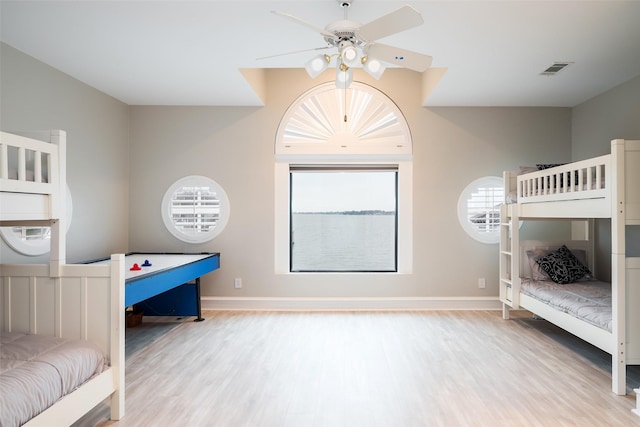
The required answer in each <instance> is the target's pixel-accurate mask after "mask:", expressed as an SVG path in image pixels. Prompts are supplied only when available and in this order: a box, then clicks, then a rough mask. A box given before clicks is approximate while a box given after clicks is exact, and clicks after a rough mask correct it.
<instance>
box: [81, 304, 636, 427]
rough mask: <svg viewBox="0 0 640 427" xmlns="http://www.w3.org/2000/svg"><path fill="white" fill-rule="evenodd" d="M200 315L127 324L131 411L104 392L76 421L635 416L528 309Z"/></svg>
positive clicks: (626, 400) (605, 421)
mask: <svg viewBox="0 0 640 427" xmlns="http://www.w3.org/2000/svg"><path fill="white" fill-rule="evenodd" d="M204 317H205V318H206V320H205V321H204V322H192V321H191V320H192V318H190V319H185V320H182V321H179V320H175V319H171V320H172V321H171V322H168V321H166V320H163V321H160V322H158V321H154V320H155V319H153V318H145V321H144V323H143V324H142V325H140V326H137V327H135V328H130V329H128V330H127V350H126V352H127V358H126V383H127V384H126V416H125V417H124V418H123V419H122V420H121V421H119V422H117V423H116V422H112V421H108V407H107V406H106V404H103V405H101V406H99V407H98V408H96V409H95V410H94V411H93V412H91V413H90V414H88V415H87V416H85V417H84V418H83V419H81V420H80V421H79V422H78V423H76V424H75V426H76V427H85V426H92V427H93V426H117V427H129V426H196V427H198V426H214V427H215V426H224V427H244V426H247V427H248V426H251V427H254V426H256V427H260V426H264V427H287V426H295V427H304V426H316V427H325V426H326V427H329V426H330V427H340V426H345V427H346V426H348V427H357V426H363V427H364V426H366V427H375V426H381V427H387V426H393V427H396V426H402V427H411V426H447V427H452V426H453V427H455V426H474V427H479V426H480V427H481V426H491V427H496V426H509V427H513V426H580V427H583V426H597V427H602V426H632V425H640V417H638V416H636V415H634V414H633V413H632V412H631V409H632V408H633V407H634V405H635V397H634V396H632V395H627V396H616V395H615V394H613V393H612V392H611V376H610V363H611V357H610V356H609V355H608V354H606V353H604V352H602V351H600V350H598V349H596V348H595V347H593V346H590V345H589V344H586V343H584V342H583V341H581V340H579V339H577V338H575V337H573V336H571V335H569V334H567V333H565V332H564V331H562V330H560V329H558V328H556V327H554V326H552V325H550V324H548V323H547V322H545V321H542V320H534V319H532V318H531V316H530V315H529V314H528V313H526V312H520V313H519V314H515V315H514V318H513V319H512V320H508V321H506V320H502V318H501V316H500V312H497V311H416V312H335V313H327V312H311V313H308V312H216V311H211V312H205V313H204ZM156 319H157V318H156ZM638 368H640V367H630V368H629V369H628V372H627V376H628V382H629V384H630V387H629V393H631V388H632V387H631V386H634V387H637V386H639V385H640V369H638Z"/></svg>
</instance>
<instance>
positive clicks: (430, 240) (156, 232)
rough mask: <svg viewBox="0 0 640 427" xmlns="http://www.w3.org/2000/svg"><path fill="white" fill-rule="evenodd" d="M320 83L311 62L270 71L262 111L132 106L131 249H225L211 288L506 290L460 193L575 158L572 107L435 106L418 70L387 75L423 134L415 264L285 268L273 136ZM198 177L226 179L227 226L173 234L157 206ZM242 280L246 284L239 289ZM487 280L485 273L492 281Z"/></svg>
mask: <svg viewBox="0 0 640 427" xmlns="http://www.w3.org/2000/svg"><path fill="white" fill-rule="evenodd" d="M397 71H401V70H397ZM316 83H320V82H319V81H318V82H312V81H310V80H309V79H308V78H307V77H306V75H305V74H304V71H301V70H289V71H284V70H279V71H273V72H271V73H268V75H267V87H268V88H269V92H268V102H267V106H266V107H264V108H225V107H220V108H218V107H215V108H214V107H211V108H207V107H132V109H131V163H132V169H131V185H130V191H131V200H130V204H131V210H130V244H131V248H130V249H132V250H136V251H137V250H140V251H149V250H166V251H189V250H197V251H220V252H221V264H222V268H221V269H220V271H218V272H215V273H214V274H212V275H210V276H208V277H205V278H204V281H203V283H204V288H203V295H205V296H212V295H215V296H235V297H434V296H438V297H439V296H443V297H450V296H459V297H473V296H493V297H495V296H497V294H498V291H497V279H498V247H497V245H486V244H482V243H478V242H476V241H475V240H473V239H471V238H470V237H468V236H467V235H466V234H465V233H464V231H463V230H462V228H461V227H460V226H459V224H458V220H457V215H456V206H457V200H458V197H459V195H460V193H461V191H462V190H463V189H464V187H465V186H466V185H467V184H468V183H470V182H471V181H473V180H475V179H476V178H478V177H481V176H485V175H501V174H502V170H503V169H505V168H517V167H518V166H519V165H522V164H532V163H536V162H538V163H540V162H550V161H568V160H569V159H570V140H571V134H570V132H571V128H570V126H571V122H570V115H571V111H570V109H567V108H432V109H427V108H424V107H421V106H420V94H419V93H418V92H417V91H416V90H415V88H418V87H419V77H418V76H416V75H415V74H413V73H411V72H398V73H389V74H388V75H387V74H385V79H383V82H381V83H380V84H377V85H376V87H378V88H380V89H381V90H383V91H385V92H386V93H387V94H388V95H389V96H390V97H391V98H392V99H393V100H394V101H395V102H396V103H397V104H398V106H399V107H400V109H401V110H402V111H403V113H404V114H405V116H406V118H407V121H408V123H409V126H410V128H411V132H412V135H413V143H414V273H413V274H411V275H389V274H378V275H372V274H341V275H338V274H336V275H332V274H315V275H314V274H303V275H301V274H297V275H276V274H274V216H273V215H274V213H273V212H274V172H273V171H274V160H273V144H274V135H275V133H276V130H277V126H278V123H279V120H280V118H281V117H282V115H283V114H284V112H285V110H286V108H287V107H288V105H289V104H290V103H291V102H292V101H293V100H294V99H295V98H296V96H298V95H299V94H301V93H303V92H304V91H305V90H307V89H309V88H310V86H311V85H313V84H316ZM547 153H553V154H552V155H549V154H547ZM191 174H198V175H206V176H208V177H210V178H212V179H213V180H215V181H216V182H218V183H219V184H220V185H221V186H222V187H223V188H224V189H225V191H226V193H227V194H228V196H229V199H230V203H231V217H230V220H229V224H228V225H227V228H226V229H225V231H224V232H222V234H221V235H220V236H218V237H217V238H216V239H214V240H213V241H212V242H210V243H207V244H202V245H196V246H194V245H188V244H185V243H181V242H179V241H177V240H176V239H174V238H173V237H172V236H171V235H170V234H169V233H168V232H167V231H166V230H165V228H164V225H163V223H162V219H161V217H160V214H159V208H160V203H161V200H162V197H163V195H164V192H165V190H166V189H167V188H168V187H169V185H171V183H172V182H174V181H175V180H177V179H179V178H181V177H183V176H186V175H191ZM461 265H464V268H461ZM234 277H241V278H242V279H243V285H244V286H243V288H242V289H240V290H236V289H234V288H233V279H234ZM479 277H484V278H486V279H487V288H486V289H484V290H481V289H478V286H477V280H478V278H479Z"/></svg>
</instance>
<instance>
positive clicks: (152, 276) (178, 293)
mask: <svg viewBox="0 0 640 427" xmlns="http://www.w3.org/2000/svg"><path fill="white" fill-rule="evenodd" d="M110 262H111V260H110V259H109V258H105V259H98V260H93V261H87V262H85V263H84V264H91V263H104V264H108V263H110ZM218 268H220V254H219V253H143V252H131V253H128V254H125V297H124V305H125V308H126V307H134V310H135V311H143V312H144V314H145V315H148V316H179V317H181V316H196V319H195V321H202V320H204V319H203V317H202V309H201V305H200V277H202V276H204V275H205V274H207V273H210V272H212V271H214V270H217V269H218Z"/></svg>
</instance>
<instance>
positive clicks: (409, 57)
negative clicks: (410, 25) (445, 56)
mask: <svg viewBox="0 0 640 427" xmlns="http://www.w3.org/2000/svg"><path fill="white" fill-rule="evenodd" d="M367 55H368V56H370V57H372V58H376V59H379V60H380V61H384V62H388V63H390V64H395V65H399V66H400V67H404V68H408V69H410V70H413V71H419V72H421V73H422V72H423V71H426V69H427V68H429V67H430V66H431V60H432V58H431V57H430V56H429V55H424V54H422V53H418V52H412V51H410V50H406V49H400V48H399V47H394V46H388V45H386V44H380V43H375V44H372V45H371V46H369V49H368V50H367Z"/></svg>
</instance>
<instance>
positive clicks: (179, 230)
mask: <svg viewBox="0 0 640 427" xmlns="http://www.w3.org/2000/svg"><path fill="white" fill-rule="evenodd" d="M162 220H163V221H164V225H165V226H166V227H167V230H169V232H170V233H171V234H172V235H173V236H174V237H176V238H177V239H179V240H182V241H183V242H187V243H204V242H208V241H209V240H211V239H213V238H215V237H216V236H217V235H218V234H220V233H221V232H222V230H224V227H225V226H226V225H227V221H228V220H229V199H228V197H227V194H226V193H225V192H224V190H223V189H222V187H220V185H218V184H217V183H216V182H215V181H213V180H212V179H210V178H207V177H205V176H198V175H193V176H187V177H184V178H181V179H179V180H177V181H176V182H174V183H173V185H171V187H169V189H168V190H167V192H166V193H165V194H164V197H163V198H162Z"/></svg>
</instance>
